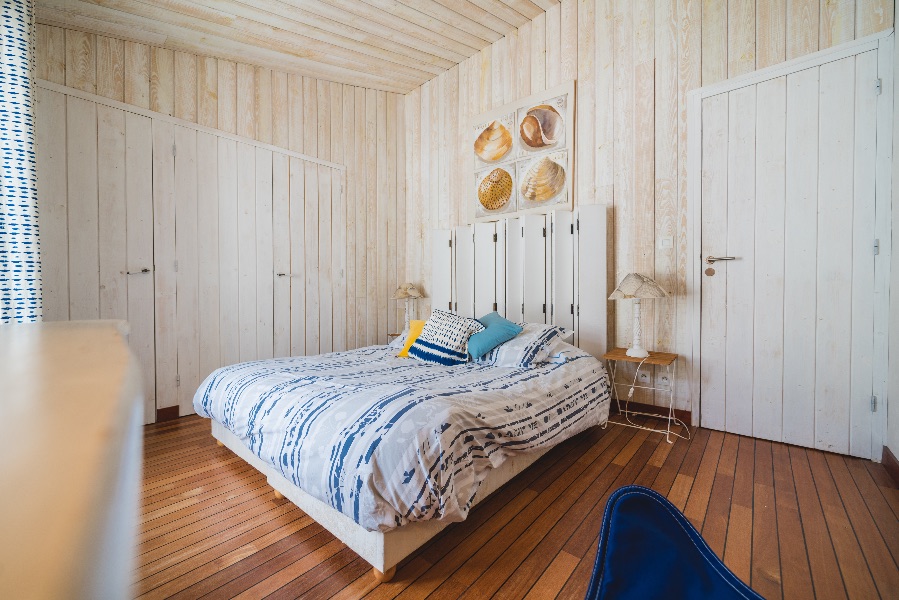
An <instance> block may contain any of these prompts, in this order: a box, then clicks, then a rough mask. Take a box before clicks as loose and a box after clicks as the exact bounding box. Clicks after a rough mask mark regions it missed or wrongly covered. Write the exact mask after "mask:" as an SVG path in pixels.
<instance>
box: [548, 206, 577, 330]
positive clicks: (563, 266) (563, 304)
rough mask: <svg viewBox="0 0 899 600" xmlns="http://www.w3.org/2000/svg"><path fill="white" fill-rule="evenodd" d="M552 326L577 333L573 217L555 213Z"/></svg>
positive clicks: (561, 212) (553, 228) (553, 220)
mask: <svg viewBox="0 0 899 600" xmlns="http://www.w3.org/2000/svg"><path fill="white" fill-rule="evenodd" d="M552 223H553V226H552V261H553V268H552V269H551V272H552V274H553V277H552V311H551V312H552V323H553V324H554V325H561V326H562V327H566V328H568V329H571V330H574V254H575V253H574V240H575V237H574V213H572V212H569V211H555V212H553V213H552Z"/></svg>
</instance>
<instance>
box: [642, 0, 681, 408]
mask: <svg viewBox="0 0 899 600" xmlns="http://www.w3.org/2000/svg"><path fill="white" fill-rule="evenodd" d="M654 29H655V41H654V45H655V50H654V54H655V67H656V68H655V72H656V76H655V97H656V101H655V132H654V139H655V144H654V146H655V148H654V150H655V157H654V161H655V166H654V179H655V190H654V191H655V203H654V206H653V207H652V211H653V213H654V215H655V231H654V232H653V240H651V241H650V242H649V247H650V248H652V249H653V250H654V258H653V263H654V264H653V271H654V273H655V279H656V281H658V282H659V284H660V285H661V286H662V288H663V289H664V290H666V291H667V292H668V293H669V294H670V296H669V297H668V298H666V299H659V300H655V301H654V302H653V305H654V306H653V308H654V309H655V314H656V320H655V323H654V326H653V330H654V333H655V337H654V340H653V341H652V342H651V343H652V344H653V347H654V348H656V349H657V350H662V351H666V352H675V351H676V350H677V348H678V345H677V339H676V336H677V311H676V306H677V294H678V290H677V281H678V278H677V250H676V248H677V244H676V242H677V225H678V223H677V209H678V197H677V193H678V188H677V182H678V168H677V159H678V154H677V153H678V112H677V109H678V63H677V46H678V39H677V33H678V20H677V4H676V3H675V2H664V3H661V4H657V5H656V9H655V28H654ZM659 372H661V370H659ZM656 383H659V382H656ZM675 389H677V388H675ZM664 396H667V394H656V401H657V402H658V403H660V404H663V405H664V404H667V402H665V398H664Z"/></svg>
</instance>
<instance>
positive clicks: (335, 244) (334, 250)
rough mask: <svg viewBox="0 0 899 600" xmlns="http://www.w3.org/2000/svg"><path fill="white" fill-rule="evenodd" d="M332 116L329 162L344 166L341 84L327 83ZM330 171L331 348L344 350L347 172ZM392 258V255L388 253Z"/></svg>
mask: <svg viewBox="0 0 899 600" xmlns="http://www.w3.org/2000/svg"><path fill="white" fill-rule="evenodd" d="M328 86H329V89H328V96H329V100H328V105H329V107H330V116H331V160H332V161H334V162H336V163H337V164H342V165H346V159H345V156H344V148H345V146H344V139H345V136H344V130H343V125H344V121H343V84H340V83H329V84H328ZM330 172H331V232H330V234H329V236H328V237H329V242H330V245H331V249H330V254H331V315H332V317H331V323H332V326H331V329H332V338H331V349H332V350H333V351H335V352H339V351H343V350H346V237H347V226H346V185H345V181H346V177H345V173H346V171H341V170H338V169H330ZM391 256H395V254H391Z"/></svg>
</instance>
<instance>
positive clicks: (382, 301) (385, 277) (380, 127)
mask: <svg viewBox="0 0 899 600" xmlns="http://www.w3.org/2000/svg"><path fill="white" fill-rule="evenodd" d="M376 94H377V99H376V100H375V111H376V117H375V118H376V131H377V133H376V136H377V137H376V140H377V142H376V144H377V148H378V152H377V156H376V157H375V161H376V171H375V173H374V174H373V175H374V177H375V181H376V184H377V187H376V192H375V193H376V195H377V200H376V204H377V212H376V213H373V214H376V215H377V221H376V227H377V233H378V235H377V239H378V244H377V254H376V255H377V257H378V260H377V265H378V270H377V280H376V286H377V298H378V305H377V314H378V335H377V338H376V340H375V342H374V343H377V344H385V343H387V334H388V333H390V330H389V329H388V313H389V312H390V311H391V310H392V309H393V307H392V306H388V304H387V303H388V302H391V301H390V300H389V296H390V292H392V291H393V290H388V289H387V288H388V286H389V285H390V280H389V268H388V263H389V262H390V260H391V259H392V257H391V256H389V255H388V252H387V246H388V239H389V238H390V222H389V219H390V201H391V199H390V198H389V197H388V194H389V193H390V188H389V181H388V175H387V164H386V162H385V161H384V160H382V158H383V155H384V151H385V150H386V147H387V94H386V92H381V91H378V92H376ZM444 189H445V188H444Z"/></svg>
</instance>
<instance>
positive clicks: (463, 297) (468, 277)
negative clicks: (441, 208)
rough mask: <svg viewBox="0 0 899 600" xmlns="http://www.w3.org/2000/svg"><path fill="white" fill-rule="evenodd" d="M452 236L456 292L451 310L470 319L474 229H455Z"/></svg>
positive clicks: (471, 313) (468, 227)
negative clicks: (453, 236) (454, 254)
mask: <svg viewBox="0 0 899 600" xmlns="http://www.w3.org/2000/svg"><path fill="white" fill-rule="evenodd" d="M454 235H455V241H454V242H453V243H454V244H455V247H456V264H455V274H454V277H453V280H454V281H455V284H456V286H455V287H456V292H455V294H454V298H453V310H454V311H455V312H456V314H459V315H462V316H463V317H472V316H473V315H474V293H475V291H474V279H475V276H474V273H475V247H474V228H473V227H472V226H471V225H465V226H462V227H456V229H455V230H454Z"/></svg>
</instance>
